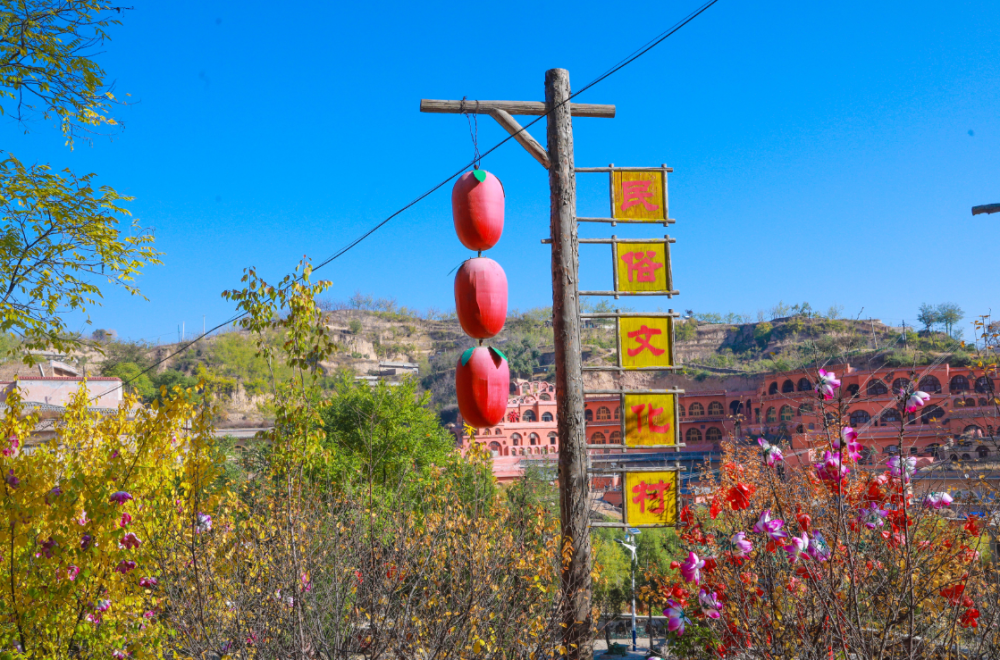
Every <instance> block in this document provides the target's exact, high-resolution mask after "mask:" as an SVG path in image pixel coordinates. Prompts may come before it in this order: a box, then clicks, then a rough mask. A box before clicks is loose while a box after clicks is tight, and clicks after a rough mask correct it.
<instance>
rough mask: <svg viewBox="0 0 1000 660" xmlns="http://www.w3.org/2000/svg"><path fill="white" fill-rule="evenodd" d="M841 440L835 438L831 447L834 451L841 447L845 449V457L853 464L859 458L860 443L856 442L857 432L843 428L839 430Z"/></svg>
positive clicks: (849, 428)
mask: <svg viewBox="0 0 1000 660" xmlns="http://www.w3.org/2000/svg"><path fill="white" fill-rule="evenodd" d="M840 434H841V436H842V439H841V438H837V439H835V440H834V441H833V446H834V447H835V448H836V449H840V448H841V447H846V448H847V455H848V456H849V457H850V459H851V460H852V461H854V462H855V463H856V462H857V461H858V460H860V458H861V443H860V442H858V432H857V431H855V430H854V429H852V428H851V427H850V426H845V427H844V428H843V429H841V431H840Z"/></svg>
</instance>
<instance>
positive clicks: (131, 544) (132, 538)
mask: <svg viewBox="0 0 1000 660" xmlns="http://www.w3.org/2000/svg"><path fill="white" fill-rule="evenodd" d="M140 545H142V541H140V540H139V537H138V536H136V535H135V533H134V532H129V533H128V534H126V535H125V536H123V537H122V540H121V541H119V542H118V547H119V548H123V549H126V550H132V549H134V548H138V547H139V546H140Z"/></svg>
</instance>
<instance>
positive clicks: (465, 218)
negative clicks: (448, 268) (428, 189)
mask: <svg viewBox="0 0 1000 660" xmlns="http://www.w3.org/2000/svg"><path fill="white" fill-rule="evenodd" d="M503 202H504V193H503V186H502V185H501V184H500V179H498V178H496V177H495V176H493V175H492V174H490V173H489V172H487V171H486V170H473V171H472V172H466V173H465V174H463V175H462V176H460V177H458V181H456V182H455V187H454V188H452V189H451V212H452V216H453V217H454V219H455V233H456V234H458V240H460V241H462V245H464V246H465V247H467V248H469V249H470V250H489V249H490V248H491V247H493V246H494V245H496V244H497V241H499V240H500V234H502V233H503Z"/></svg>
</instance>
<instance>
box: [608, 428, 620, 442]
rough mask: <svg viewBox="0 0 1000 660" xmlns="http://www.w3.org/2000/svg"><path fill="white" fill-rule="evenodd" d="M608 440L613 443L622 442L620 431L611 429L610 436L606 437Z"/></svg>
mask: <svg viewBox="0 0 1000 660" xmlns="http://www.w3.org/2000/svg"><path fill="white" fill-rule="evenodd" d="M608 442H610V443H611V444H613V445H620V444H621V443H622V432H621V431H612V432H611V437H610V438H609V439H608Z"/></svg>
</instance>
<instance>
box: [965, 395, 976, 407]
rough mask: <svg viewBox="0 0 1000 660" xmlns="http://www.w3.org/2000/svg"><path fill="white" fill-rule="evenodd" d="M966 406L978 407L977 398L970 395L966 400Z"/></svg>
mask: <svg viewBox="0 0 1000 660" xmlns="http://www.w3.org/2000/svg"><path fill="white" fill-rule="evenodd" d="M965 407H966V408H975V407H976V400H975V399H973V398H972V397H969V398H968V399H966V400H965Z"/></svg>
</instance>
